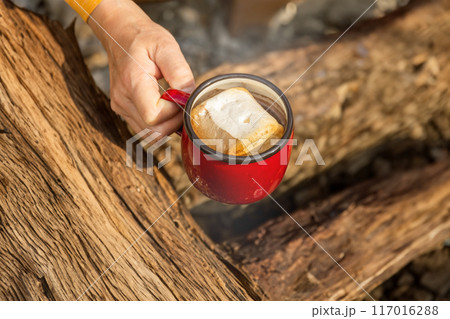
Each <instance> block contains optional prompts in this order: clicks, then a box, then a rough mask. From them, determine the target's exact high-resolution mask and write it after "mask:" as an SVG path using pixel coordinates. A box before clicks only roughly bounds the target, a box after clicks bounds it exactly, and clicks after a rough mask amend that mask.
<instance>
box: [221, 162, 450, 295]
mask: <svg viewBox="0 0 450 319" xmlns="http://www.w3.org/2000/svg"><path fill="white" fill-rule="evenodd" d="M280 210H281V209H280ZM291 216H292V218H291V217H289V216H287V215H286V214H285V213H284V212H283V216H282V217H280V218H278V219H276V220H272V221H270V222H268V223H266V224H264V225H262V226H261V227H259V228H258V229H256V230H255V231H253V232H252V233H250V234H249V235H248V236H246V237H245V238H242V239H241V240H238V241H235V242H233V243H229V244H227V245H228V247H229V248H230V252H231V253H232V254H233V255H234V256H235V259H236V261H238V262H239V263H240V264H241V265H242V268H243V269H244V270H246V271H247V272H248V273H251V274H252V276H253V278H254V279H255V280H256V281H257V282H258V283H259V284H260V285H261V287H262V288H263V289H264V290H265V292H266V293H267V297H268V299H270V300H274V299H275V300H280V299H281V300H286V299H289V300H354V299H363V298H364V297H366V298H368V297H367V296H366V295H365V293H364V291H363V290H362V289H360V288H359V287H358V285H357V284H356V283H355V282H354V281H353V280H352V278H350V276H352V277H353V278H354V279H355V280H356V281H357V282H358V283H359V284H360V285H361V286H362V287H363V288H364V289H365V290H366V291H369V292H370V291H372V290H373V289H374V288H375V287H377V286H378V285H379V284H381V283H382V282H383V281H385V280H386V279H388V278H389V277H390V276H392V275H393V274H395V273H396V272H397V271H398V270H399V269H401V268H402V267H403V266H404V265H406V264H407V263H408V262H410V261H411V260H412V259H413V258H414V257H417V256H418V255H420V254H422V253H424V252H426V251H429V250H430V249H432V248H435V247H436V246H438V245H441V244H442V243H443V241H444V240H445V239H447V238H449V237H450V160H446V161H443V162H440V163H438V164H435V165H432V166H430V167H427V168H425V169H416V170H412V171H409V172H406V173H398V174H395V175H394V176H392V177H389V178H386V179H384V180H380V179H377V180H370V181H367V182H365V183H362V184H360V185H357V186H355V187H352V188H349V189H347V190H345V191H343V192H341V193H339V194H337V195H334V196H331V197H330V198H327V199H326V200H324V201H321V202H317V203H315V204H312V205H311V206H310V207H309V208H307V209H302V210H298V211H296V212H294V213H292V215H291ZM292 219H294V220H295V221H296V222H298V223H299V224H300V225H301V226H302V227H304V228H305V230H306V231H307V232H308V233H309V234H310V235H311V236H312V237H313V238H314V240H316V241H317V242H318V243H319V244H320V245H321V246H322V247H323V248H324V249H325V250H326V251H327V252H328V253H329V254H330V255H331V256H333V258H334V259H335V260H336V261H337V262H338V263H339V264H340V265H341V266H342V267H343V268H344V269H345V270H346V271H347V272H348V273H349V275H350V276H348V275H347V274H346V273H345V272H344V271H343V270H342V269H341V268H340V267H339V266H338V265H337V264H336V263H335V262H334V261H333V260H332V259H331V258H330V256H328V255H327V254H326V253H325V252H324V251H323V250H322V249H321V248H320V247H319V246H318V245H317V244H316V243H315V242H314V241H313V240H312V239H311V238H309V236H308V235H307V234H306V233H305V232H304V231H303V230H302V229H301V228H300V227H299V226H298V225H297V224H296V222H294V221H293V220H292ZM368 299H370V298H368Z"/></svg>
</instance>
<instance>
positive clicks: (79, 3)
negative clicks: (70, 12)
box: [65, 0, 102, 21]
mask: <svg viewBox="0 0 450 319" xmlns="http://www.w3.org/2000/svg"><path fill="white" fill-rule="evenodd" d="M65 1H66V2H67V3H68V4H69V5H70V6H71V7H72V9H74V10H75V11H76V12H77V13H78V14H79V15H80V16H81V17H82V18H83V20H84V21H86V20H87V19H88V18H89V15H90V14H91V13H92V11H94V9H95V8H96V7H97V6H98V4H99V3H100V2H102V0H65Z"/></svg>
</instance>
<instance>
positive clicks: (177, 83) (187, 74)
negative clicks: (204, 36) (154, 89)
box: [150, 33, 195, 93]
mask: <svg viewBox="0 0 450 319" xmlns="http://www.w3.org/2000/svg"><path fill="white" fill-rule="evenodd" d="M153 55H154V56H153V58H154V61H155V63H156V65H157V66H158V67H159V69H160V70H161V73H162V75H163V77H164V79H166V81H167V83H169V85H170V87H171V88H173V89H178V90H183V91H186V92H189V93H191V92H192V91H193V90H194V88H195V81H194V76H193V75H192V71H191V69H190V68H189V65H188V64H187V62H186V59H185V58H184V56H183V53H182V52H181V49H180V47H179V45H178V43H177V42H176V41H175V39H174V38H173V37H172V35H170V34H169V33H168V36H167V37H166V39H164V41H162V42H161V43H159V44H158V45H157V46H156V50H155V51H154V52H153ZM150 58H152V57H150Z"/></svg>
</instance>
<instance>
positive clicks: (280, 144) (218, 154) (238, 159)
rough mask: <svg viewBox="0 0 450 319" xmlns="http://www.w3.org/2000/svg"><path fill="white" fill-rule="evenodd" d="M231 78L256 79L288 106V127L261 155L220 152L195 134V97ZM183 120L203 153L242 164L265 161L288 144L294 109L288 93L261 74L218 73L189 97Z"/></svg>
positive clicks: (222, 160) (193, 140)
mask: <svg viewBox="0 0 450 319" xmlns="http://www.w3.org/2000/svg"><path fill="white" fill-rule="evenodd" d="M230 78H236V79H239V78H244V79H250V80H255V81H258V82H260V83H262V84H264V85H266V86H268V87H269V88H270V89H272V90H273V91H274V92H275V93H276V94H277V95H278V96H279V98H280V99H281V100H282V101H283V104H284V106H285V108H286V115H287V123H286V129H285V132H284V134H283V136H282V137H281V138H280V139H279V140H278V142H277V143H276V144H275V145H273V146H271V147H270V148H269V149H268V150H266V151H264V152H262V153H259V154H258V155H259V156H257V157H256V156H255V155H246V156H238V155H230V154H225V153H221V152H218V151H216V150H214V149H212V148H211V147H209V146H208V145H206V144H205V143H204V142H202V141H201V139H200V138H199V137H198V136H197V135H196V134H195V132H194V129H193V128H192V124H191V121H190V112H191V109H192V107H193V103H194V100H195V98H196V97H197V96H198V95H199V94H200V93H201V92H202V91H203V90H204V89H206V88H207V87H209V86H210V85H212V84H214V83H216V82H219V81H222V80H225V79H230ZM183 122H184V123H183V124H184V128H185V131H186V133H187V136H188V137H189V139H190V140H191V141H192V143H193V144H194V145H195V146H196V147H197V148H198V149H199V150H200V151H201V152H202V153H204V154H206V155H209V156H211V157H212V158H214V159H216V160H218V161H221V162H226V163H230V162H232V163H236V164H241V163H243V162H244V161H245V162H246V164H251V163H255V162H260V161H264V160H265V159H267V158H269V157H271V156H273V155H275V154H277V153H278V152H279V151H281V150H282V149H283V147H285V146H286V144H287V143H288V141H289V140H290V137H291V134H292V130H293V116H292V109H291V105H290V104H289V101H288V99H287V97H286V95H285V94H284V93H283V92H282V91H281V90H280V89H279V88H278V87H277V86H276V85H275V84H273V83H272V82H270V81H268V80H266V79H264V78H262V77H260V76H257V75H253V74H248V73H227V74H221V75H216V76H214V77H212V78H210V79H208V80H206V81H204V82H202V83H201V84H200V85H199V86H198V87H197V88H196V89H195V90H194V92H192V94H191V96H190V97H189V99H188V101H187V103H186V107H185V112H184V115H183ZM249 158H250V161H249V160H248V159H249Z"/></svg>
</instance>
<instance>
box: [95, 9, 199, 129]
mask: <svg viewBox="0 0 450 319" xmlns="http://www.w3.org/2000/svg"><path fill="white" fill-rule="evenodd" d="M88 24H89V25H90V26H91V28H92V29H93V30H94V33H95V34H96V36H97V37H98V38H99V39H100V41H101V42H102V44H103V46H104V48H105V50H106V52H107V54H108V59H109V71H110V87H111V89H110V96H111V108H112V110H113V111H114V112H116V113H117V114H119V115H120V116H122V117H123V118H124V119H125V120H126V121H127V123H128V124H129V125H130V127H131V128H132V130H133V131H134V132H140V131H141V130H143V129H145V128H150V129H151V130H153V131H158V132H160V133H162V134H163V135H169V134H171V133H173V132H174V131H176V130H177V129H178V128H179V127H180V126H181V123H182V115H183V114H182V113H183V112H182V109H181V107H180V106H178V105H176V104H175V103H172V102H168V101H165V100H161V99H160V93H159V85H158V83H157V80H159V79H160V78H162V77H164V79H165V80H166V81H167V83H169V85H170V87H171V88H174V89H179V90H183V91H187V92H189V93H190V92H191V91H192V90H193V89H194V87H195V82H194V77H193V75H192V72H191V70H190V68H189V66H188V64H187V62H186V60H185V58H184V56H183V54H182V52H181V50H180V47H179V46H178V44H177V42H176V40H175V39H174V38H173V36H172V35H171V34H170V33H169V32H168V31H167V30H166V29H164V28H163V27H161V26H160V25H158V24H156V23H155V22H153V21H152V20H151V19H150V18H149V17H148V16H147V15H146V14H145V13H144V12H143V11H142V10H141V9H140V8H139V7H138V6H137V5H136V4H135V3H134V2H132V1H131V0H127V1H124V0H103V1H102V2H101V3H100V4H99V5H98V6H97V8H96V9H95V10H94V12H93V13H92V15H91V17H90V18H89V19H88ZM105 31H106V32H105Z"/></svg>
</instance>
